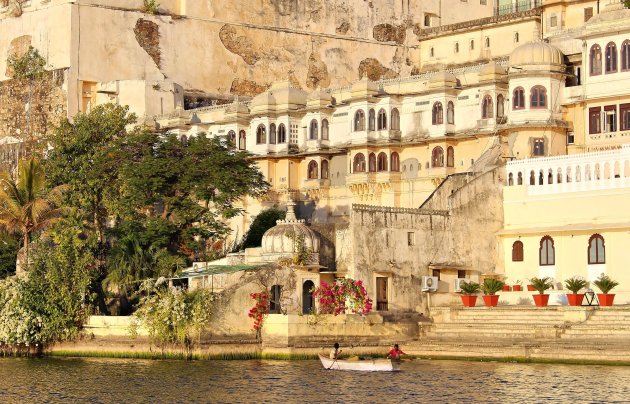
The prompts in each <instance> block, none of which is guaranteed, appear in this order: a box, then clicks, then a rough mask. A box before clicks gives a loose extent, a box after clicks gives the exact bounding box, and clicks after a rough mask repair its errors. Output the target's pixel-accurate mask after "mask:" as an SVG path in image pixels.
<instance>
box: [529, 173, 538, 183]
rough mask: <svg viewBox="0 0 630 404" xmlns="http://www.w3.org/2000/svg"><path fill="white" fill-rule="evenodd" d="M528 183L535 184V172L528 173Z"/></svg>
mask: <svg viewBox="0 0 630 404" xmlns="http://www.w3.org/2000/svg"><path fill="white" fill-rule="evenodd" d="M529 185H536V174H534V171H531V172H530V173H529Z"/></svg>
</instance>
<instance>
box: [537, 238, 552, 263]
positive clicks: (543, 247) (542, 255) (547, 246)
mask: <svg viewBox="0 0 630 404" xmlns="http://www.w3.org/2000/svg"><path fill="white" fill-rule="evenodd" d="M538 256H539V260H538V263H539V265H541V266H543V265H556V249H555V248H554V246H553V239H552V238H551V237H549V236H545V237H543V238H542V239H540V250H539V254H538Z"/></svg>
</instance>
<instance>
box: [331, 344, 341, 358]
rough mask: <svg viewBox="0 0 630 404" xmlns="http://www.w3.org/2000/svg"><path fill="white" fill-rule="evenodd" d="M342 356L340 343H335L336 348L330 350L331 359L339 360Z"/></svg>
mask: <svg viewBox="0 0 630 404" xmlns="http://www.w3.org/2000/svg"><path fill="white" fill-rule="evenodd" d="M339 355H341V349H339V343H338V342H335V345H334V348H333V349H331V350H330V359H339Z"/></svg>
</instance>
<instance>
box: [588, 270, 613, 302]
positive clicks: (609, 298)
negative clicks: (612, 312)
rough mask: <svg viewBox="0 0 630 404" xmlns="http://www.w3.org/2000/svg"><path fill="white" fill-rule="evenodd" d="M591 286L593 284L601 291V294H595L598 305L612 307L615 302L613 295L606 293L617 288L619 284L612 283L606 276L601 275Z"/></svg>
mask: <svg viewBox="0 0 630 404" xmlns="http://www.w3.org/2000/svg"><path fill="white" fill-rule="evenodd" d="M593 284H595V286H597V289H599V290H601V291H602V293H598V294H597V299H598V300H599V305H600V306H612V305H613V301H614V300H615V295H614V294H611V293H608V292H610V291H611V290H613V288H615V287H616V286H618V285H619V282H617V281H613V280H612V279H610V277H609V276H608V275H606V274H601V275H600V276H599V278H597V280H596V281H594V282H593Z"/></svg>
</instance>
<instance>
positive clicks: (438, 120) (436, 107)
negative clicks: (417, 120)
mask: <svg viewBox="0 0 630 404" xmlns="http://www.w3.org/2000/svg"><path fill="white" fill-rule="evenodd" d="M431 123H432V124H433V125H441V124H442V123H444V110H443V109H442V103H441V102H436V103H434V104H433V113H432V114H431Z"/></svg>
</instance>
